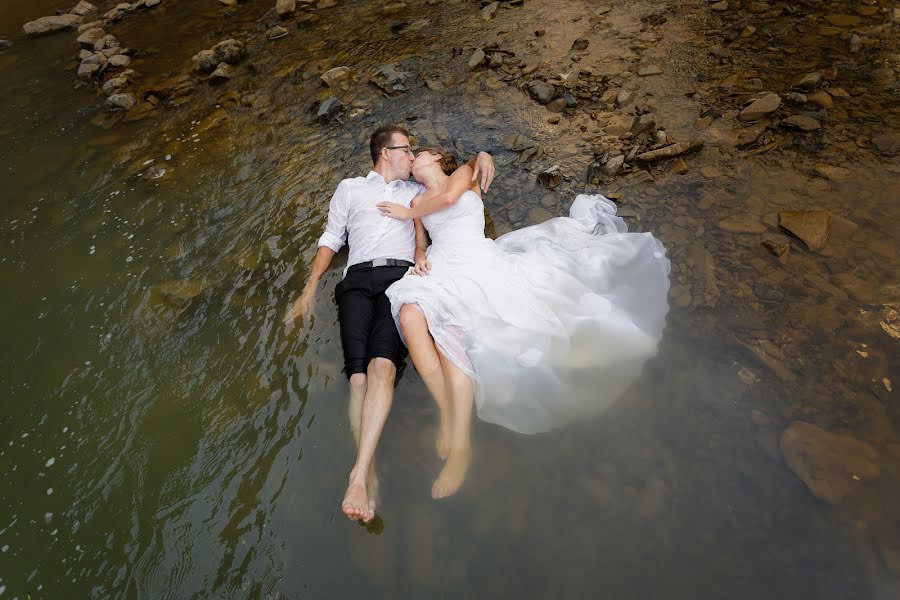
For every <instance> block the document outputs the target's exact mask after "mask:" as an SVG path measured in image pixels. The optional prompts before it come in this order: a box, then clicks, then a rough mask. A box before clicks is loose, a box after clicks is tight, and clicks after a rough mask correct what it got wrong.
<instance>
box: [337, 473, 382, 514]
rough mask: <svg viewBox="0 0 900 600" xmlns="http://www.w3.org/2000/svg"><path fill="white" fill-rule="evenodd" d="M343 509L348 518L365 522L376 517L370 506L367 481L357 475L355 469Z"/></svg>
mask: <svg viewBox="0 0 900 600" xmlns="http://www.w3.org/2000/svg"><path fill="white" fill-rule="evenodd" d="M341 511H342V512H343V513H344V514H345V515H347V518H349V519H351V520H353V521H362V522H363V523H368V522H369V521H371V520H372V519H373V518H374V517H375V511H374V510H372V509H371V508H370V507H369V495H368V493H367V491H366V483H365V481H363V480H362V479H360V478H359V477H357V476H356V473H355V471H351V472H350V484H349V485H348V486H347V493H346V494H344V501H343V502H341Z"/></svg>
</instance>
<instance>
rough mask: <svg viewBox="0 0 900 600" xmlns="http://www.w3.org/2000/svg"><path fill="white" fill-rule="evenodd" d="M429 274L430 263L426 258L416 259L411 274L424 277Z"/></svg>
mask: <svg viewBox="0 0 900 600" xmlns="http://www.w3.org/2000/svg"><path fill="white" fill-rule="evenodd" d="M429 273H431V262H430V261H429V260H428V259H427V258H419V259H417V260H416V264H415V266H414V267H413V268H412V274H413V275H418V276H419V277H424V276H425V275H428V274H429Z"/></svg>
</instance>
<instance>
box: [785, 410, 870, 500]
mask: <svg viewBox="0 0 900 600" xmlns="http://www.w3.org/2000/svg"><path fill="white" fill-rule="evenodd" d="M781 453H782V455H783V456H784V460H785V462H786V463H787V465H788V467H790V469H791V470H792V471H793V472H794V474H796V475H797V477H799V478H800V480H801V481H803V483H805V484H806V487H807V488H809V491H810V492H812V494H813V495H814V496H815V497H816V498H819V499H821V500H824V501H826V502H829V503H831V504H837V503H839V502H840V501H841V500H843V499H844V498H845V497H846V496H847V495H848V494H850V493H851V492H852V491H853V490H855V489H856V488H857V487H859V486H860V485H861V484H862V483H863V482H865V481H868V480H871V479H875V478H876V477H878V476H879V475H880V474H881V471H880V469H879V468H878V464H877V462H876V461H877V460H878V452H877V451H876V450H875V448H873V447H872V446H870V445H869V444H866V443H865V442H861V441H859V440H857V439H855V438H852V437H849V436H845V435H838V434H835V433H830V432H828V431H825V430H824V429H822V428H821V427H817V426H816V425H813V424H811V423H805V422H803V421H795V422H793V423H791V425H790V427H788V428H787V429H786V430H785V431H784V433H783V434H782V436H781Z"/></svg>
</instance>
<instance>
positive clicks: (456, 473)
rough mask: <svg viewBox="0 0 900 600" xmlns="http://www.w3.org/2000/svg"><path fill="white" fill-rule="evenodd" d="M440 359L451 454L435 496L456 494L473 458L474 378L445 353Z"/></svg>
mask: <svg viewBox="0 0 900 600" xmlns="http://www.w3.org/2000/svg"><path fill="white" fill-rule="evenodd" d="M440 359H441V364H442V366H443V368H444V378H445V380H446V382H447V390H448V391H449V393H450V405H451V410H452V418H451V422H452V433H451V441H450V455H449V456H448V457H447V462H446V463H444V468H443V469H442V470H441V472H440V474H439V475H438V478H437V479H436V480H435V482H434V485H433V486H432V487H431V496H432V497H433V498H445V497H447V496H450V495H452V494H455V493H456V491H457V490H458V489H459V488H460V486H461V485H462V483H463V481H464V480H465V478H466V472H467V471H468V470H469V463H470V462H471V460H472V441H471V434H472V404H473V403H474V400H475V399H474V386H473V385H472V379H471V378H470V377H469V376H468V375H466V373H465V372H464V371H462V370H461V369H460V368H459V367H457V366H456V365H454V364H453V363H452V362H450V361H449V360H447V359H446V358H445V357H444V355H443V354H442V355H440Z"/></svg>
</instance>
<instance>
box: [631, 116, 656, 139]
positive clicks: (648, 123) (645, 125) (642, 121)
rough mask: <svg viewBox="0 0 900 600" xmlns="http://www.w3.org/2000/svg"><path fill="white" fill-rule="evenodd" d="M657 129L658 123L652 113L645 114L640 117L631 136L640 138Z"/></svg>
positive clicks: (635, 122)
mask: <svg viewBox="0 0 900 600" xmlns="http://www.w3.org/2000/svg"><path fill="white" fill-rule="evenodd" d="M654 127H656V121H655V120H654V119H653V114H652V113H644V114H642V115H641V116H640V117H638V118H637V119H636V120H635V121H634V124H633V125H632V126H631V134H632V135H634V136H638V135H640V134H642V133H644V132H645V131H650V130H652V129H653V128H654Z"/></svg>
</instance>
